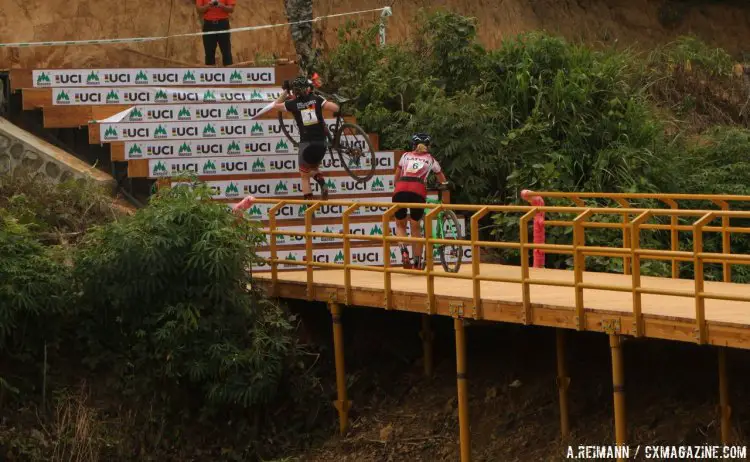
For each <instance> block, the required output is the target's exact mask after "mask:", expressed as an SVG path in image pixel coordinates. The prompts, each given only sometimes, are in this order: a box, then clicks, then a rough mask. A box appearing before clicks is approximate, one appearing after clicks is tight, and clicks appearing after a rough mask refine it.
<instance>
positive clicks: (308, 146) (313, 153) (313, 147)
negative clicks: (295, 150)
mask: <svg viewBox="0 0 750 462" xmlns="http://www.w3.org/2000/svg"><path fill="white" fill-rule="evenodd" d="M326 148H327V143H326V142H325V141H301V142H300V144H299V154H298V156H297V161H298V162H299V169H300V171H303V172H304V171H306V170H314V169H316V168H318V165H320V162H321V161H322V160H323V157H325V155H326Z"/></svg>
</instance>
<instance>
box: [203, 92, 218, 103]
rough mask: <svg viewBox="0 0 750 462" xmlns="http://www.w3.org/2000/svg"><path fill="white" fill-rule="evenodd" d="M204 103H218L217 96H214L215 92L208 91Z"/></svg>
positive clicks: (204, 95) (204, 96)
mask: <svg viewBox="0 0 750 462" xmlns="http://www.w3.org/2000/svg"><path fill="white" fill-rule="evenodd" d="M203 101H216V95H214V92H213V91H211V90H206V91H205V93H203Z"/></svg>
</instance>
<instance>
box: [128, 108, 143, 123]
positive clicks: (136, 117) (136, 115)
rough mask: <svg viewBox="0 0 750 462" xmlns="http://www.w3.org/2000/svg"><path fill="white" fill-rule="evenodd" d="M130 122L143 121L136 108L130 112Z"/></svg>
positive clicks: (140, 113) (141, 114)
mask: <svg viewBox="0 0 750 462" xmlns="http://www.w3.org/2000/svg"><path fill="white" fill-rule="evenodd" d="M130 120H143V113H142V112H141V111H140V109H138V108H133V110H132V111H131V112H130Z"/></svg>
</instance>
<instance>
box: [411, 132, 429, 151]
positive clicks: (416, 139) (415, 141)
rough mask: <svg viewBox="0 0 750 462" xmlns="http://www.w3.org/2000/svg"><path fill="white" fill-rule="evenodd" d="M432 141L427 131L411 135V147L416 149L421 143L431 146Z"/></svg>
mask: <svg viewBox="0 0 750 462" xmlns="http://www.w3.org/2000/svg"><path fill="white" fill-rule="evenodd" d="M430 141H431V138H430V135H428V134H427V133H415V134H413V135H412V136H411V147H412V149H414V148H416V147H417V146H418V145H420V144H424V145H425V146H429V145H430Z"/></svg>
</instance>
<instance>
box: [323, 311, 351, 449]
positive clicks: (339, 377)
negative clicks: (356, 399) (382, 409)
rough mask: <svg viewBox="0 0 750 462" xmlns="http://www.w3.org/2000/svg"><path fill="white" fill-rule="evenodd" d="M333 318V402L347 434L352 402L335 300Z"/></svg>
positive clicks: (342, 329)
mask: <svg viewBox="0 0 750 462" xmlns="http://www.w3.org/2000/svg"><path fill="white" fill-rule="evenodd" d="M328 308H329V309H330V310H331V318H332V320H333V349H334V355H335V360H336V391H337V395H338V400H337V401H335V402H334V403H333V405H334V407H336V410H338V412H339V431H340V433H341V435H344V434H346V431H347V430H348V429H349V408H350V407H351V402H350V401H348V400H347V399H346V373H345V371H344V328H343V326H342V325H341V305H339V304H338V303H337V302H335V301H331V302H329V303H328Z"/></svg>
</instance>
